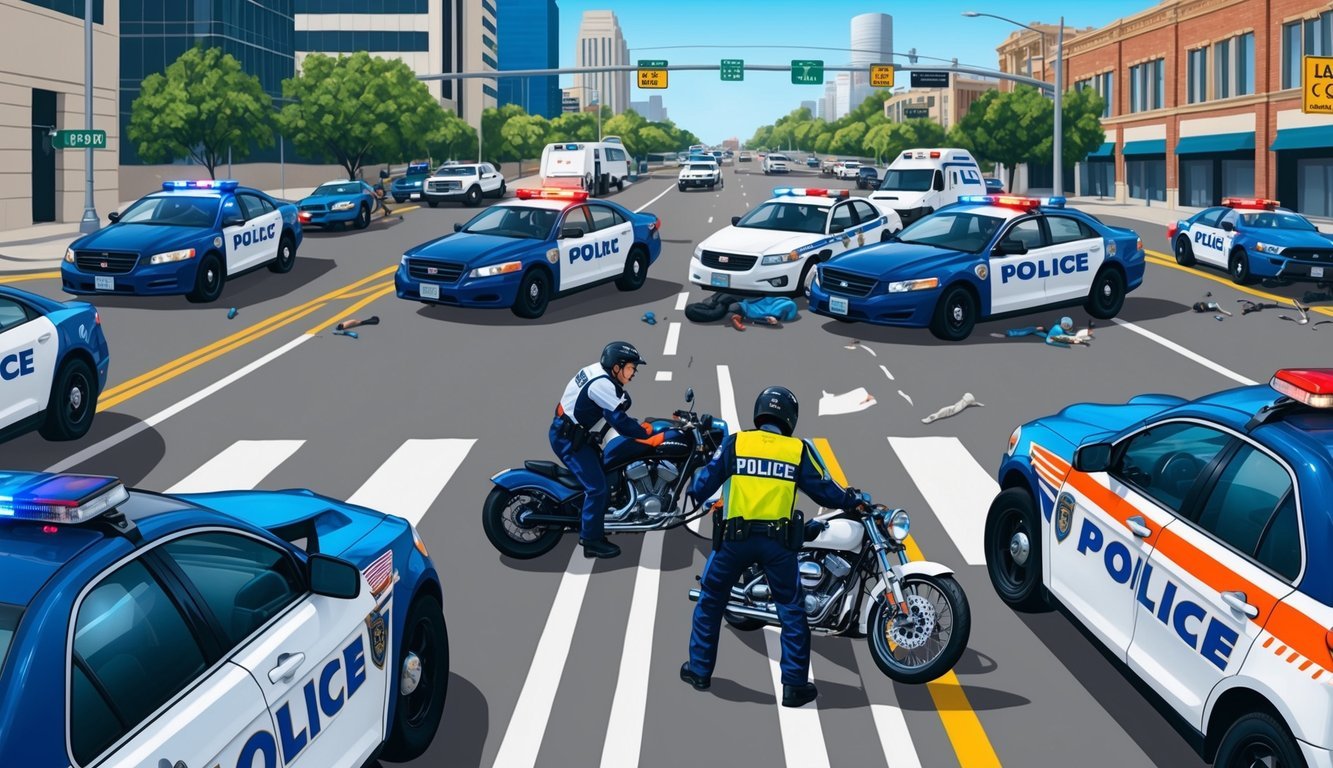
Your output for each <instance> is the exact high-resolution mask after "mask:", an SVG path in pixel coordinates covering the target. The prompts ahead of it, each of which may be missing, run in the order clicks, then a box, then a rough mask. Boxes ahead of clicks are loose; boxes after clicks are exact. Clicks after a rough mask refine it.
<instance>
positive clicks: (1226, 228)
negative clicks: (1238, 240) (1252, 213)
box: [1222, 221, 1236, 232]
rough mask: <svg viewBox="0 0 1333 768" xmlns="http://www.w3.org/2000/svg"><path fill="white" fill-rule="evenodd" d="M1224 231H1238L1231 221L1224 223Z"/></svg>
mask: <svg viewBox="0 0 1333 768" xmlns="http://www.w3.org/2000/svg"><path fill="white" fill-rule="evenodd" d="M1222 231H1223V232H1234V231H1236V225H1235V224H1232V223H1231V222H1229V221H1224V222H1222Z"/></svg>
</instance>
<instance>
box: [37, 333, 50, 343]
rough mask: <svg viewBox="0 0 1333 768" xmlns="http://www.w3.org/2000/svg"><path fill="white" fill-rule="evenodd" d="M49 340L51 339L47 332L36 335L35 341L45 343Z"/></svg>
mask: <svg viewBox="0 0 1333 768" xmlns="http://www.w3.org/2000/svg"><path fill="white" fill-rule="evenodd" d="M50 340H51V334H49V333H43V334H42V335H41V336H38V337H37V343H38V344H45V343H46V342H48V341H50Z"/></svg>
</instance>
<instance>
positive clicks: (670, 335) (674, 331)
mask: <svg viewBox="0 0 1333 768" xmlns="http://www.w3.org/2000/svg"><path fill="white" fill-rule="evenodd" d="M679 343H680V323H672V324H671V325H670V326H669V327H668V328H667V337H666V346H665V347H663V348H662V354H664V355H674V354H676V345H677V344H679Z"/></svg>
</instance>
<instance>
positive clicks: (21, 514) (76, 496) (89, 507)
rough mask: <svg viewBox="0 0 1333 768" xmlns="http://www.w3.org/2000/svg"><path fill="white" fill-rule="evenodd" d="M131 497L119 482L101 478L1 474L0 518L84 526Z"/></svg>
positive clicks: (17, 473) (34, 473)
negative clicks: (82, 524) (80, 524)
mask: <svg viewBox="0 0 1333 768" xmlns="http://www.w3.org/2000/svg"><path fill="white" fill-rule="evenodd" d="M129 497H130V494H129V491H127V490H125V486H124V485H122V484H121V482H120V480H118V479H116V478H114V477H105V476H102V475H57V474H50V473H47V472H3V473H0V518H3V517H8V518H12V519H15V520H36V521H39V522H45V523H84V522H87V521H89V520H91V519H93V518H95V517H97V516H98V515H101V514H103V513H105V512H109V511H110V510H112V509H115V508H116V507H117V506H119V505H120V504H121V503H123V502H124V501H125V500H126V499H128V498H129Z"/></svg>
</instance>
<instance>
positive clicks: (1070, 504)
mask: <svg viewBox="0 0 1333 768" xmlns="http://www.w3.org/2000/svg"><path fill="white" fill-rule="evenodd" d="M1073 528H1074V497H1073V496H1072V495H1070V494H1068V493H1062V494H1060V498H1059V499H1056V501H1055V540H1056V542H1057V543H1058V542H1061V541H1064V540H1065V539H1066V538H1068V537H1069V532H1070V531H1071V530H1073Z"/></svg>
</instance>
